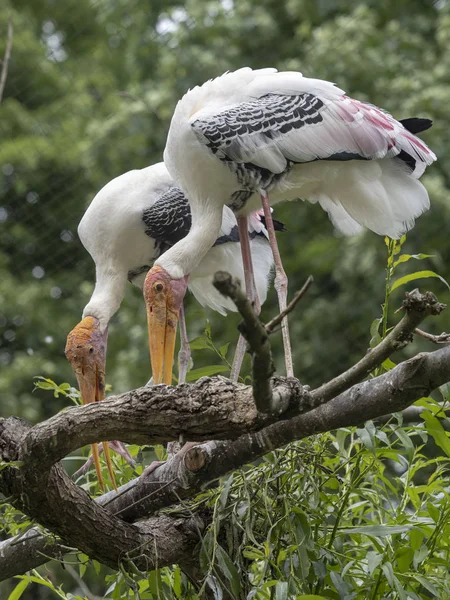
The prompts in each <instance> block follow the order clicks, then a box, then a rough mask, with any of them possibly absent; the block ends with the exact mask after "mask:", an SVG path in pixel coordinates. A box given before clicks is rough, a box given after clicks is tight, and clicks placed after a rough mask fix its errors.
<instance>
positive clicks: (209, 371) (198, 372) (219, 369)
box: [186, 365, 230, 381]
mask: <svg viewBox="0 0 450 600" xmlns="http://www.w3.org/2000/svg"><path fill="white" fill-rule="evenodd" d="M229 370H230V369H229V367H227V366H226V365H209V366H207V367H199V368H198V369H192V371H189V373H188V374H187V376H186V381H196V380H197V379H200V377H210V376H211V375H217V373H225V371H229Z"/></svg>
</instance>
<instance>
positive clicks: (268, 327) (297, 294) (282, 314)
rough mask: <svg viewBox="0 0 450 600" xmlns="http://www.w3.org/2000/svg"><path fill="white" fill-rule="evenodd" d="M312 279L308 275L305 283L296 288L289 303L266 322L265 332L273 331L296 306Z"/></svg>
mask: <svg viewBox="0 0 450 600" xmlns="http://www.w3.org/2000/svg"><path fill="white" fill-rule="evenodd" d="M313 281H314V279H313V276H312V275H310V276H309V277H308V279H307V280H306V281H305V283H304V284H303V286H302V287H301V288H300V289H299V290H298V292H295V294H294V297H293V298H292V300H291V301H290V302H289V304H288V305H287V306H286V308H285V309H284V310H283V311H282V312H280V314H279V315H277V316H276V317H274V318H273V319H272V320H271V321H269V322H268V323H266V331H267V333H269V334H270V333H273V332H274V330H275V327H277V326H278V325H280V323H281V321H282V320H283V319H284V317H285V316H286V315H288V314H289V313H290V312H292V311H293V310H294V308H295V307H296V305H297V303H298V302H299V301H300V300H301V299H302V298H303V296H304V295H305V294H306V292H307V291H308V290H309V288H310V286H311V284H312V283H313Z"/></svg>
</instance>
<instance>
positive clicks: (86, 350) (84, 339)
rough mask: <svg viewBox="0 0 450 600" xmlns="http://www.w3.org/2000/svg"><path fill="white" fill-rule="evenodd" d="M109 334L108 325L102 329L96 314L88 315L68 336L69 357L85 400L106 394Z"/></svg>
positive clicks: (92, 400) (96, 398)
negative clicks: (107, 342) (94, 315)
mask: <svg viewBox="0 0 450 600" xmlns="http://www.w3.org/2000/svg"><path fill="white" fill-rule="evenodd" d="M107 337H108V328H106V329H105V330H104V331H101V329H100V321H99V320H98V319H96V318H95V317H85V318H84V319H83V320H82V321H80V323H78V325H77V326H76V327H75V328H74V329H72V331H71V332H70V333H69V335H68V336H67V343H66V357H67V360H68V361H69V363H70V366H71V367H72V370H73V372H74V373H75V375H76V377H77V381H78V386H79V388H80V392H81V396H82V398H83V403H84V404H87V403H89V402H95V401H98V400H103V399H104V397H105V364H106V341H107Z"/></svg>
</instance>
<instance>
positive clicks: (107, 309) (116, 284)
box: [83, 267, 127, 331]
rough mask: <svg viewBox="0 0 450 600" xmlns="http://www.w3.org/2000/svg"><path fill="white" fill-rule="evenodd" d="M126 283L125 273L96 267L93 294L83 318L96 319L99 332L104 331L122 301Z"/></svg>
mask: <svg viewBox="0 0 450 600" xmlns="http://www.w3.org/2000/svg"><path fill="white" fill-rule="evenodd" d="M126 283H127V273H125V272H124V273H122V272H118V271H117V269H114V268H108V267H102V268H99V267H97V269H96V281H95V288H94V292H93V294H92V296H91V299H90V300H89V302H88V303H87V304H86V306H85V308H84V311H83V318H84V317H96V318H97V319H98V320H99V321H100V330H101V331H105V329H106V327H107V326H108V323H109V321H110V319H111V317H112V316H113V315H114V313H115V312H116V311H117V309H118V308H119V306H120V304H121V302H122V300H123V297H124V295H125V286H126Z"/></svg>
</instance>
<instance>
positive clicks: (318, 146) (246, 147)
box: [191, 74, 436, 177]
mask: <svg viewBox="0 0 450 600" xmlns="http://www.w3.org/2000/svg"><path fill="white" fill-rule="evenodd" d="M280 75H281V74H280ZM303 81H308V80H306V79H303ZM310 81H314V80H310ZM329 85H331V84H329ZM339 92H340V90H339ZM191 127H192V129H193V130H194V132H195V134H196V136H197V138H198V139H199V140H200V141H201V142H202V143H204V144H205V145H206V146H207V147H208V148H209V150H210V151H211V152H212V153H213V154H214V155H216V156H217V157H218V158H220V159H221V160H223V161H227V162H234V163H238V164H242V163H244V164H249V165H254V166H256V167H259V168H260V169H266V170H268V171H269V172H271V173H273V174H281V173H283V172H285V171H287V170H288V169H289V168H290V166H291V165H292V164H298V163H309V162H313V161H316V160H334V161H348V160H355V159H357V160H374V159H381V158H393V157H396V156H399V158H403V159H404V160H405V162H406V163H407V164H408V165H409V166H410V167H411V168H412V170H413V171H414V174H415V176H417V177H419V176H420V175H421V174H422V173H423V171H424V169H425V167H426V166H427V165H429V164H431V162H433V160H435V158H436V157H435V155H434V154H433V153H432V152H431V150H429V148H427V146H426V145H425V144H424V143H423V142H422V141H421V140H419V139H418V138H417V137H416V136H414V135H413V134H412V133H410V132H409V131H408V129H406V128H405V127H403V125H402V124H401V123H399V122H398V121H396V120H395V119H394V118H393V117H392V116H391V115H389V114H388V113H386V112H384V111H382V110H380V109H378V108H376V107H375V106H372V105H370V104H365V103H363V102H359V101H357V100H354V99H352V98H349V97H347V96H346V95H345V94H344V93H343V92H342V93H337V94H336V95H335V97H334V98H330V97H321V96H320V94H319V93H313V92H302V93H298V94H278V93H267V94H265V95H263V96H261V97H259V98H255V99H252V100H249V101H246V102H240V103H237V104H234V105H232V106H228V107H226V108H224V109H223V110H218V111H216V112H214V113H213V114H211V111H210V110H208V111H205V114H202V112H201V111H200V112H199V114H197V115H194V117H193V119H192V121H191Z"/></svg>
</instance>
